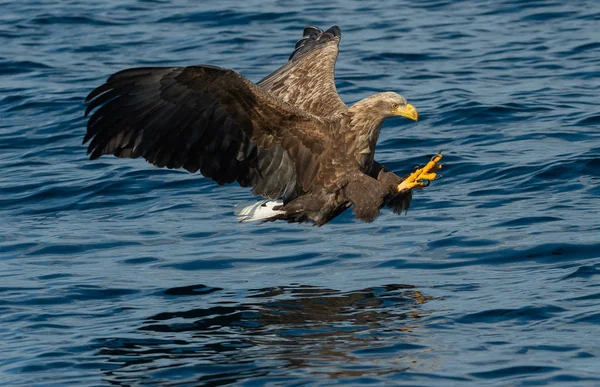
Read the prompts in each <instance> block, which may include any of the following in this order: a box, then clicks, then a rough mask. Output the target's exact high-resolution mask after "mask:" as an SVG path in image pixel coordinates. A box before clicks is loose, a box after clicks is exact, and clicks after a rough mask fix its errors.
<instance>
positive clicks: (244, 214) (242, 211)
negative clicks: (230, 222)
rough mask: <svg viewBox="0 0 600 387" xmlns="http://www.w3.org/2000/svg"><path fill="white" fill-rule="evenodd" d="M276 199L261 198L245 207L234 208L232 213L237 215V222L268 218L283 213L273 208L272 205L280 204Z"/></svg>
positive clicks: (283, 212)
mask: <svg viewBox="0 0 600 387" xmlns="http://www.w3.org/2000/svg"><path fill="white" fill-rule="evenodd" d="M282 204H283V202H282V201H278V200H268V199H266V200H261V201H258V202H256V203H254V204H251V205H249V206H246V207H242V208H236V209H235V211H234V213H235V214H236V215H237V217H238V222H253V221H256V220H265V219H269V218H271V217H273V216H275V215H278V214H285V211H278V210H274V209H273V207H275V206H280V205H282Z"/></svg>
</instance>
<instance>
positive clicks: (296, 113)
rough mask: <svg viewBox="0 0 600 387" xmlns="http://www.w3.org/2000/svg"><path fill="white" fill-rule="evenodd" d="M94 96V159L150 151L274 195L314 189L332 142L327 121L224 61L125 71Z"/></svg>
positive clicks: (166, 161)
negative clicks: (321, 160) (225, 66)
mask: <svg viewBox="0 0 600 387" xmlns="http://www.w3.org/2000/svg"><path fill="white" fill-rule="evenodd" d="M86 101H88V102H89V105H88V107H87V110H86V115H87V114H89V113H90V112H92V111H94V110H95V109H96V110H95V111H94V113H93V114H92V116H91V117H90V119H89V121H88V125H87V133H86V136H85V138H84V143H85V142H87V141H90V140H91V142H90V144H89V147H88V153H89V154H90V158H91V159H95V158H98V157H100V156H101V155H104V154H114V155H116V156H118V157H131V158H136V157H143V158H145V159H146V160H148V161H149V162H151V163H153V164H154V165H156V166H159V167H168V168H185V169H187V170H188V171H191V172H195V171H198V170H200V172H201V173H202V174H203V175H204V176H206V177H209V178H212V179H213V180H215V181H216V182H218V183H219V184H225V183H230V182H233V181H238V182H239V183H240V184H241V185H242V186H254V187H255V189H254V191H253V192H254V193H255V194H257V195H263V196H267V197H273V198H274V197H281V196H282V195H284V194H285V193H286V192H288V194H289V193H290V192H292V191H293V190H294V189H295V188H296V186H297V185H301V186H302V188H303V189H304V190H308V188H309V186H310V185H311V184H312V183H313V181H314V177H315V176H316V174H317V171H318V169H319V157H320V156H321V155H322V153H323V150H324V147H325V145H326V144H325V143H326V142H327V137H326V133H327V128H326V124H325V123H324V122H323V121H322V120H320V119H318V118H316V117H314V116H311V115H309V114H306V113H304V112H302V111H300V110H299V109H296V108H294V107H293V106H290V105H289V104H286V103H285V102H283V101H281V100H279V99H278V98H275V97H273V96H272V95H270V94H269V93H267V92H265V91H264V90H262V89H261V88H259V87H257V86H256V85H254V84H253V83H252V82H250V81H248V80H247V79H246V78H244V77H242V76H241V75H240V74H239V73H237V72H235V71H233V70H226V69H221V68H218V67H212V66H195V67H185V68H183V67H163V68H160V67H154V68H135V69H128V70H124V71H121V72H118V73H116V74H114V75H112V76H111V77H110V78H109V79H108V80H107V82H106V83H105V84H104V85H102V86H100V87H98V88H97V89H95V90H94V91H92V92H91V93H90V95H89V96H88V97H87V100H86ZM284 158H285V159H284ZM285 160H292V162H293V165H289V163H286V162H285Z"/></svg>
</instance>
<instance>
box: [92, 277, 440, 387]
mask: <svg viewBox="0 0 600 387" xmlns="http://www.w3.org/2000/svg"><path fill="white" fill-rule="evenodd" d="M221 291H222V289H218V288H210V287H207V286H204V285H194V286H188V287H181V288H172V289H168V290H166V291H165V294H169V295H178V296H187V297H189V296H192V295H198V297H191V298H190V301H189V304H190V305H194V300H199V298H201V297H206V296H207V295H208V294H211V293H218V292H221ZM430 299H431V297H428V296H426V295H423V294H422V293H421V292H420V291H419V290H417V289H416V287H414V286H412V285H385V286H381V287H376V288H367V289H361V290H356V291H350V292H340V291H337V290H334V289H326V288H319V287H312V286H303V285H294V286H287V287H274V288H266V289H256V290H251V291H249V294H248V295H247V297H246V300H247V302H242V303H238V302H231V303H227V302H223V301H219V302H218V303H214V304H211V303H210V302H209V303H208V305H207V307H204V308H192V309H189V310H182V311H176V312H163V313H159V314H155V315H153V316H150V317H148V318H147V320H146V321H144V323H143V324H142V325H141V326H140V327H138V329H137V332H136V333H135V334H133V335H132V336H131V337H112V338H104V339H100V340H96V342H95V344H94V347H95V348H96V349H97V355H98V356H100V357H102V358H104V360H105V361H106V362H107V363H110V364H111V365H113V366H114V367H115V368H112V367H111V369H110V370H108V371H106V372H105V373H106V381H109V382H110V383H112V384H115V385H129V384H131V383H136V384H137V383H141V384H159V385H169V386H171V385H185V384H188V383H198V382H203V383H206V384H210V385H222V384H227V383H231V382H235V381H236V380H242V379H245V378H248V377H252V378H253V380H257V378H258V380H264V381H265V382H266V381H269V382H277V381H285V380H287V379H288V378H289V379H290V380H291V378H296V379H297V378H298V375H296V376H293V375H294V373H295V372H294V370H296V372H298V373H308V374H311V375H312V378H315V377H322V378H337V377H342V376H352V377H361V376H363V375H382V374H386V373H390V372H398V371H402V370H403V369H405V368H406V363H405V362H402V361H400V359H402V358H405V357H410V355H411V354H412V353H415V352H422V351H426V350H427V348H426V347H425V346H423V345H421V344H420V343H419V342H418V340H417V339H416V338H415V337H414V336H413V335H411V334H410V332H411V331H412V330H414V329H418V328H419V326H420V321H419V320H420V319H421V318H422V317H423V316H424V315H425V313H426V312H424V311H423V310H422V305H423V304H425V303H426V302H427V301H429V300H430ZM204 301H205V300H204ZM199 303H200V302H199ZM340 364H341V366H340Z"/></svg>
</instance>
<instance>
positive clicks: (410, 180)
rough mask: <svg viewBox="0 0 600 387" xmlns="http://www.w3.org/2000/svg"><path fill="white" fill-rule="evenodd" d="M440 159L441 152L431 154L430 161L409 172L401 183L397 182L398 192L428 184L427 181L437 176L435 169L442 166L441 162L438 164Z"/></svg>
mask: <svg viewBox="0 0 600 387" xmlns="http://www.w3.org/2000/svg"><path fill="white" fill-rule="evenodd" d="M441 159H442V154H441V153H438V154H437V155H435V156H433V158H432V159H431V161H430V162H428V163H427V165H425V166H424V167H423V168H419V169H417V170H416V171H414V172H413V173H411V174H410V176H408V177H407V178H406V179H405V180H404V181H403V182H402V183H400V184H398V192H402V191H406V190H410V189H413V188H423V187H427V186H428V185H429V181H430V180H433V179H435V178H436V177H437V174H436V173H435V171H437V170H438V169H441V168H442V165H441V164H438V163H439V162H440V160H441Z"/></svg>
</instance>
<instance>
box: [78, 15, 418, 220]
mask: <svg viewBox="0 0 600 387" xmlns="http://www.w3.org/2000/svg"><path fill="white" fill-rule="evenodd" d="M340 38H341V32H340V30H339V28H337V27H332V28H330V29H329V30H327V31H322V30H320V29H318V28H316V27H307V28H305V31H304V37H303V38H302V39H301V40H300V41H298V43H297V45H296V50H295V51H294V53H293V54H292V55H291V57H290V60H289V62H288V63H287V64H286V65H284V66H283V67H281V68H280V69H279V70H277V71H275V72H274V73H273V74H271V75H269V76H267V77H266V78H265V79H263V80H262V81H260V82H258V83H257V84H254V83H252V82H251V81H249V80H248V79H246V78H244V77H243V76H241V75H240V74H239V73H237V72H235V71H233V70H227V69H222V68H218V67H214V66H192V67H153V68H134V69H128V70H123V71H121V72H118V73H116V74H114V75H112V76H111V77H110V78H109V79H108V80H107V82H106V83H105V84H103V85H101V86H100V87H98V88H97V89H95V90H94V91H92V92H91V93H90V95H89V96H88V97H87V101H89V105H88V108H87V110H86V115H87V114H89V113H90V112H92V111H94V110H95V111H94V113H93V114H92V116H91V117H90V119H89V121H88V125H87V133H86V136H85V138H84V143H85V142H87V141H89V140H91V142H90V145H89V148H88V153H90V158H91V159H95V158H98V157H100V156H101V155H104V154H114V155H116V156H118V157H130V158H136V157H143V158H145V159H146V160H148V161H149V162H151V163H153V164H154V165H156V166H159V167H168V168H184V169H186V170H188V171H190V172H197V171H200V172H201V173H202V174H203V175H204V176H206V177H208V178H211V179H213V180H215V181H216V182H217V183H218V184H220V185H222V184H227V183H232V182H235V181H237V182H238V183H239V184H240V185H241V186H244V187H245V186H250V187H253V190H252V192H253V193H254V194H255V195H261V196H264V197H267V198H271V199H281V200H282V201H283V204H282V205H281V206H280V207H278V208H277V210H279V211H278V213H277V215H275V216H273V217H272V218H270V219H268V220H276V219H283V220H287V221H290V222H305V221H311V222H313V223H314V224H316V225H323V224H325V223H327V222H329V221H330V220H331V219H333V218H334V217H336V216H337V215H339V214H340V213H341V212H343V211H344V210H346V209H347V208H349V207H350V206H353V208H354V212H355V214H356V217H357V218H358V219H361V220H364V221H367V222H370V221H373V220H374V219H375V218H376V217H377V215H378V214H379V210H380V208H381V207H382V206H384V205H388V206H390V207H391V208H392V209H393V210H394V211H395V212H401V211H402V210H405V209H407V208H408V205H409V203H410V197H411V193H410V191H409V190H406V191H404V192H398V191H397V189H396V188H397V186H398V184H400V183H401V182H402V180H403V179H401V178H400V177H398V176H396V175H395V174H393V173H391V172H389V171H387V170H385V169H384V168H383V166H381V164H379V163H377V162H376V161H374V154H375V146H376V143H377V139H378V137H379V131H380V128H381V125H382V124H383V122H384V120H385V119H387V118H389V117H391V116H394V115H404V116H407V117H410V118H413V119H416V118H417V113H416V110H415V109H414V108H413V107H412V106H411V105H409V104H408V103H407V102H406V100H405V99H404V98H403V97H402V96H400V95H398V94H396V93H391V92H386V93H380V94H375V95H373V96H371V97H368V98H366V99H364V100H362V101H359V102H357V103H356V104H354V105H353V106H351V107H350V108H348V107H347V106H346V105H345V104H344V103H343V102H342V100H341V99H340V98H339V95H338V93H337V90H336V88H335V81H334V66H335V62H336V59H337V54H338V44H339V41H340Z"/></svg>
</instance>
